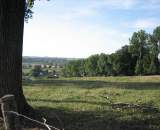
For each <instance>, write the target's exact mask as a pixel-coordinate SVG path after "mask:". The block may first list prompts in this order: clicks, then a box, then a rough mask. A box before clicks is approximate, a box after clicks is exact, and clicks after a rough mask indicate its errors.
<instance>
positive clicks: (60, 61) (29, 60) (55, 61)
mask: <svg viewBox="0 0 160 130" xmlns="http://www.w3.org/2000/svg"><path fill="white" fill-rule="evenodd" d="M70 60H76V58H57V57H32V56H23V64H52V65H64V64H66V63H67V62H69V61H70Z"/></svg>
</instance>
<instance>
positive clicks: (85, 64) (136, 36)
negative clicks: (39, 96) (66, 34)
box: [62, 26, 160, 77]
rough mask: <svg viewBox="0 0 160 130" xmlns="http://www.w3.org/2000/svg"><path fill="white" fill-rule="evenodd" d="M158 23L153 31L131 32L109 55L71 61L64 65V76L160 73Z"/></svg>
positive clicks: (96, 55) (159, 28)
mask: <svg viewBox="0 0 160 130" xmlns="http://www.w3.org/2000/svg"><path fill="white" fill-rule="evenodd" d="M159 52H160V26H158V27H156V28H155V29H154V30H153V33H152V34H149V33H146V31H145V30H140V31H138V32H134V33H133V35H132V37H131V38H130V39H129V45H125V46H123V47H122V48H121V49H119V50H117V51H116V52H115V53H112V54H104V53H102V54H95V55H92V56H90V57H88V58H87V59H78V60H73V61H70V62H69V63H67V64H66V65H65V66H64V68H63V70H62V71H63V76H65V77H75V76H76V77H82V76H118V75H128V76H132V75H156V74H160V63H159V62H158V54H159Z"/></svg>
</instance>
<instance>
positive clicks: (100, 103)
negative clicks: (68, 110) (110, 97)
mask: <svg viewBox="0 0 160 130" xmlns="http://www.w3.org/2000/svg"><path fill="white" fill-rule="evenodd" d="M27 100H28V101H31V102H37V101H38V102H47V103H84V104H91V105H100V106H108V104H109V103H107V102H95V101H83V100H48V99H29V98H27Z"/></svg>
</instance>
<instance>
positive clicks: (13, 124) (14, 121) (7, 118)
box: [0, 95, 21, 130]
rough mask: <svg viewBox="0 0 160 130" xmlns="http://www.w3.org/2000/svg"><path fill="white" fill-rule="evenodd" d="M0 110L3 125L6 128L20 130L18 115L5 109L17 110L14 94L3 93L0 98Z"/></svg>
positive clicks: (7, 129)
mask: <svg viewBox="0 0 160 130" xmlns="http://www.w3.org/2000/svg"><path fill="white" fill-rule="evenodd" d="M0 104H1V111H2V115H3V120H4V125H5V129H6V130H20V129H21V128H20V122H19V118H18V116H15V115H13V114H9V113H7V112H6V111H15V112H17V105H16V102H15V97H14V95H5V96H4V97H2V98H0Z"/></svg>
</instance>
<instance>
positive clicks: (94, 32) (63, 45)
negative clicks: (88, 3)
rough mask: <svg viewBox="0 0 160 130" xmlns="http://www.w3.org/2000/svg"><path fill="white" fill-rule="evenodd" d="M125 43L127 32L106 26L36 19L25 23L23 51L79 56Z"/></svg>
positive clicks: (109, 51)
mask: <svg viewBox="0 0 160 130" xmlns="http://www.w3.org/2000/svg"><path fill="white" fill-rule="evenodd" d="M39 27H41V28H39ZM127 43H128V35H127V34H125V33H124V32H119V31H118V30H115V29H112V28H109V27H102V26H96V25H94V24H90V25H88V24H79V26H76V25H72V24H68V23H67V24H64V23H63V24H62V23H61V22H55V23H52V25H51V24H48V23H44V22H39V23H38V24H37V23H36V24H35V23H30V25H25V33H24V53H23V54H24V55H31V56H37V55H38V56H54V57H77V58H78V57H79V58H82V57H88V56H90V55H92V54H96V53H102V52H103V53H112V52H114V51H116V50H117V49H119V48H120V47H121V46H122V45H125V44H127Z"/></svg>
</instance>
